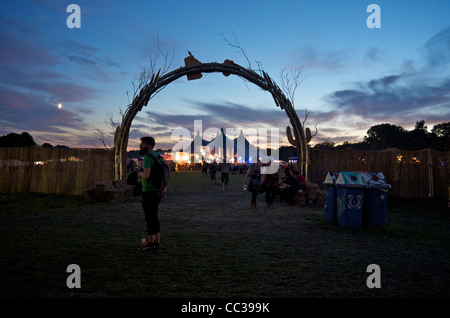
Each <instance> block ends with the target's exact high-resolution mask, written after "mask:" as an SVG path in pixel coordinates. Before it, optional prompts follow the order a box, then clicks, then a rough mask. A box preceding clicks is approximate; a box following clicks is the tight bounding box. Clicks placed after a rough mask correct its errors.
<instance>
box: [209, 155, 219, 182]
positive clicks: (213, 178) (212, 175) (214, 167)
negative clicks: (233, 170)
mask: <svg viewBox="0 0 450 318" xmlns="http://www.w3.org/2000/svg"><path fill="white" fill-rule="evenodd" d="M217 168H218V166H217V163H216V160H215V159H214V161H213V162H212V163H211V165H210V166H209V179H210V182H211V184H213V185H216V173H217Z"/></svg>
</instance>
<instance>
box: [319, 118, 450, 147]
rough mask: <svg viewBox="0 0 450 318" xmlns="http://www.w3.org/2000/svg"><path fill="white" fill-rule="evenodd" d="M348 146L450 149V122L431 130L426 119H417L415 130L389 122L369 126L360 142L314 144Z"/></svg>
mask: <svg viewBox="0 0 450 318" xmlns="http://www.w3.org/2000/svg"><path fill="white" fill-rule="evenodd" d="M347 148H352V149H357V150H383V149H387V148H398V149H402V150H421V149H426V148H430V149H435V150H439V151H450V122H445V123H441V124H437V125H434V126H433V128H432V129H431V132H429V131H428V127H427V125H426V124H425V121H424V120H420V121H416V125H415V127H414V129H413V130H409V131H408V130H406V129H405V128H403V127H400V126H396V125H391V124H388V123H384V124H379V125H375V126H372V127H370V128H369V130H368V131H367V135H366V136H364V140H363V141H361V142H358V143H350V142H344V143H343V144H340V145H337V144H336V143H334V142H330V141H325V142H322V143H319V144H316V145H315V146H314V149H322V150H343V149H347Z"/></svg>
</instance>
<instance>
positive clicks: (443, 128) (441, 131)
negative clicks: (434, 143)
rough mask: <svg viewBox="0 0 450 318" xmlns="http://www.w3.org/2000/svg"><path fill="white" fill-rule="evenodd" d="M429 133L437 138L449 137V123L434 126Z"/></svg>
mask: <svg viewBox="0 0 450 318" xmlns="http://www.w3.org/2000/svg"><path fill="white" fill-rule="evenodd" d="M431 132H432V133H433V134H435V135H436V136H438V137H450V121H449V122H446V123H442V124H437V125H434V126H433V129H431Z"/></svg>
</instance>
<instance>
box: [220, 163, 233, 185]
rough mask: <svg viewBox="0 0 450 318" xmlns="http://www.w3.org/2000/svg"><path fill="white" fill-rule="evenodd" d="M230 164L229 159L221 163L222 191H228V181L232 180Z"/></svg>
mask: <svg viewBox="0 0 450 318" xmlns="http://www.w3.org/2000/svg"><path fill="white" fill-rule="evenodd" d="M230 168H231V166H230V163H229V162H227V158H224V160H223V162H222V163H221V169H220V181H221V183H222V190H225V189H228V181H229V179H230Z"/></svg>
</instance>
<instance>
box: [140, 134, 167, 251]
mask: <svg viewBox="0 0 450 318" xmlns="http://www.w3.org/2000/svg"><path fill="white" fill-rule="evenodd" d="M139 147H140V154H141V155H144V166H143V168H144V171H143V172H140V173H139V176H140V177H141V178H142V208H143V209H144V215H145V222H146V223H147V234H148V238H147V242H146V245H145V246H142V247H141V248H140V249H141V250H149V249H157V248H160V247H161V240H160V226H159V218H158V207H159V202H160V201H161V198H164V197H165V195H166V192H167V187H163V188H158V187H157V186H155V185H154V184H153V183H152V180H151V179H150V175H151V173H152V167H153V166H154V164H155V160H154V159H153V158H156V157H157V156H159V154H158V153H157V152H155V151H154V150H153V148H154V147H155V139H154V138H153V137H142V138H141V143H140V145H139ZM152 157H153V158H152Z"/></svg>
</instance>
